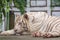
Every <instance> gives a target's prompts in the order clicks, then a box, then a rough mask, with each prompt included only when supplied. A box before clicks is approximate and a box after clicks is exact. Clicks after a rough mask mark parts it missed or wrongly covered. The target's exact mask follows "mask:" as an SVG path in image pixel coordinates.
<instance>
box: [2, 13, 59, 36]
mask: <svg viewBox="0 0 60 40" xmlns="http://www.w3.org/2000/svg"><path fill="white" fill-rule="evenodd" d="M26 16H27V17H26ZM20 22H21V23H22V24H20ZM18 24H19V25H18ZM24 25H25V27H26V28H28V31H29V32H30V33H33V32H40V33H41V35H45V33H46V34H51V35H53V36H60V18H59V17H56V16H49V15H48V14H47V13H45V12H28V13H26V14H24V15H22V16H18V17H17V18H16V22H15V27H14V29H13V30H15V29H17V33H18V32H21V31H24V28H23V27H24ZM6 33H7V32H6ZM1 34H4V33H3V32H2V33H1ZM47 36H48V35H47Z"/></svg>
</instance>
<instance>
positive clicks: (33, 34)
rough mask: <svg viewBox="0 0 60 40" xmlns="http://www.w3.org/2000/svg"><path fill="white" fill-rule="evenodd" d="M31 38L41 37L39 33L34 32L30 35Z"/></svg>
mask: <svg viewBox="0 0 60 40" xmlns="http://www.w3.org/2000/svg"><path fill="white" fill-rule="evenodd" d="M32 36H33V37H41V33H40V32H34V33H32Z"/></svg>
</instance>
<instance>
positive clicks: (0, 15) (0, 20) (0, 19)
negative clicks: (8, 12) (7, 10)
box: [0, 13, 2, 23]
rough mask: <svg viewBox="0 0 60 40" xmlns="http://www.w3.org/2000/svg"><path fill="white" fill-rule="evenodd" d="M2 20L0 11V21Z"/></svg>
mask: <svg viewBox="0 0 60 40" xmlns="http://www.w3.org/2000/svg"><path fill="white" fill-rule="evenodd" d="M1 22H2V14H1V13H0V23H1Z"/></svg>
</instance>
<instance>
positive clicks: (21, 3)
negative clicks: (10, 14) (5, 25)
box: [14, 0, 27, 14]
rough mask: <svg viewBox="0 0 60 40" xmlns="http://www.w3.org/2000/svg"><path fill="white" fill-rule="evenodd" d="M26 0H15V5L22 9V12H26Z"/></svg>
mask: <svg viewBox="0 0 60 40" xmlns="http://www.w3.org/2000/svg"><path fill="white" fill-rule="evenodd" d="M26 1H27V0H14V5H15V7H17V8H18V9H20V12H21V14H23V13H25V7H26Z"/></svg>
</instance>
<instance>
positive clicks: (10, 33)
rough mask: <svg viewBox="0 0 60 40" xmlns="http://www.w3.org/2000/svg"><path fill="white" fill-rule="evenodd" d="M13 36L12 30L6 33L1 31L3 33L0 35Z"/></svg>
mask: <svg viewBox="0 0 60 40" xmlns="http://www.w3.org/2000/svg"><path fill="white" fill-rule="evenodd" d="M14 34H15V32H14V30H13V29H12V30H8V31H3V32H1V33H0V35H14Z"/></svg>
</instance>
